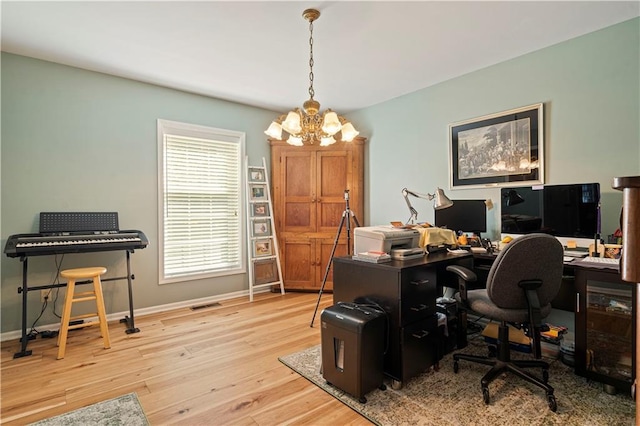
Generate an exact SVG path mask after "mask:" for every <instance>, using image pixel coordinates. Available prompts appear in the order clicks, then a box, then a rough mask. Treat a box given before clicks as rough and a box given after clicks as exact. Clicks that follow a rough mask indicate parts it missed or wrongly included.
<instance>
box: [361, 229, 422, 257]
mask: <svg viewBox="0 0 640 426" xmlns="http://www.w3.org/2000/svg"><path fill="white" fill-rule="evenodd" d="M353 234H354V252H355V253H356V254H358V253H365V252H368V251H381V252H385V253H389V254H390V255H391V257H392V258H394V259H408V258H414V257H419V256H423V255H424V248H422V247H420V246H419V243H420V232H418V231H417V230H416V229H404V228H394V227H393V226H391V225H381V226H363V227H360V228H355V230H354V232H353Z"/></svg>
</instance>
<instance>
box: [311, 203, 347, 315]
mask: <svg viewBox="0 0 640 426" xmlns="http://www.w3.org/2000/svg"><path fill="white" fill-rule="evenodd" d="M344 220H345V214H344V213H343V214H342V218H341V219H340V226H338V232H337V234H336V239H335V240H334V242H333V248H331V256H329V262H328V263H327V269H325V271H324V278H322V285H321V286H320V292H319V293H318V300H317V301H316V308H315V309H314V310H313V317H312V318H311V324H309V327H313V322H314V321H315V319H316V314H317V313H318V306H320V299H321V298H322V292H323V291H324V285H325V284H326V283H327V277H328V276H329V270H330V269H331V264H332V263H333V255H334V254H335V252H336V247H338V240H339V239H340V233H341V232H342V226H343V225H344ZM347 220H348V219H347Z"/></svg>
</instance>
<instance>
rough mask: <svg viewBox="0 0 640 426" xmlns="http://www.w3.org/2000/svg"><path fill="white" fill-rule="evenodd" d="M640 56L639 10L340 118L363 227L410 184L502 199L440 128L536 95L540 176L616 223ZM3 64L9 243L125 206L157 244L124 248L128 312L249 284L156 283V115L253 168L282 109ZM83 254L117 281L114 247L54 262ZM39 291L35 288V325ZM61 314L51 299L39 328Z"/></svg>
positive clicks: (493, 224)
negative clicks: (358, 172)
mask: <svg viewBox="0 0 640 426" xmlns="http://www.w3.org/2000/svg"><path fill="white" fill-rule="evenodd" d="M639 63H640V19H634V20H631V21H628V22H624V23H622V24H619V25H616V26H613V27H610V28H606V29H604V30H601V31H598V32H595V33H592V34H588V35H586V36H583V37H579V38H576V39H573V40H570V41H567V42H565V43H561V44H558V45H555V46H552V47H549V48H546V49H543V50H540V51H537V52H533V53H530V54H528V55H525V56H522V57H520V58H516V59H514V60H511V61H507V62H504V63H501V64H497V65H495V66H492V67H488V68H486V69H483V70H480V71H477V72H474V73H471V74H467V75H464V76H462V77H459V78H456V79H453V80H450V81H446V82H443V83H441V84H438V85H435V86H432V87H429V88H426V89H423V90H420V91H417V92H414V93H411V94H409V95H406V96H402V97H399V98H396V99H393V100H390V101H388V102H384V103H382V104H379V105H376V106H373V107H370V108H366V109H363V110H361V111H357V112H354V113H350V114H348V118H349V119H350V120H351V121H353V123H354V125H355V126H356V127H357V128H358V129H359V130H360V131H361V134H362V135H363V136H365V137H367V138H368V139H369V140H368V142H367V158H366V160H367V162H366V164H367V166H366V168H365V169H366V180H365V183H366V188H365V194H366V195H365V204H366V209H365V212H364V214H362V213H361V212H356V213H357V214H358V216H359V218H360V222H363V224H382V223H388V222H389V221H390V220H402V221H405V220H406V219H407V218H408V217H409V214H408V211H407V208H406V205H405V203H404V200H403V199H402V196H401V194H400V191H401V189H402V188H404V187H408V188H409V189H412V190H415V191H418V192H423V193H426V192H432V191H433V190H434V189H435V187H437V186H440V187H442V188H444V189H445V190H446V192H447V194H448V195H449V196H450V197H451V198H453V199H475V198H483V199H484V198H491V199H492V200H493V201H494V204H498V205H499V200H498V197H499V189H496V188H491V189H461V190H450V189H448V182H449V179H448V176H449V171H448V136H447V130H448V127H447V126H448V125H449V124H450V123H453V122H456V121H460V120H464V119H468V118H472V117H478V116H482V115H485V114H489V113H494V112H498V111H503V110H507V109H511V108H515V107H520V106H524V105H530V104H533V103H538V102H543V103H544V106H545V143H546V155H545V162H546V164H545V165H546V183H547V184H560V183H576V182H592V181H593V182H599V183H600V184H601V190H602V201H603V233H611V232H613V230H615V228H616V227H617V216H618V214H619V211H620V204H621V200H622V196H621V194H620V193H619V192H617V191H614V190H612V189H610V188H611V180H612V178H613V177H615V176H624V175H638V174H640V124H639V121H640V120H639V117H640V106H639V99H640V82H639V80H640V78H639V75H640V68H639ZM1 67H2V81H1V82H2V105H1V107H2V110H1V111H2V122H1V125H2V129H1V135H2V141H1V143H2V145H1V153H0V157H1V169H0V171H1V177H2V182H1V193H0V195H1V198H0V203H1V222H0V225H1V228H0V231H1V235H0V237H1V238H2V240H1V244H2V246H3V247H4V244H5V243H6V240H7V238H8V237H9V236H10V235H11V234H16V233H27V232H37V219H38V214H39V212H41V211H71V210H78V211H118V212H119V216H120V226H121V228H123V229H125V228H129V229H140V230H142V231H144V232H145V234H146V235H147V236H148V237H149V240H150V242H151V244H150V246H149V247H148V248H146V249H144V250H140V251H137V252H136V253H135V254H134V255H133V256H132V266H133V271H134V273H135V276H136V279H135V281H134V300H135V306H136V308H137V309H140V308H151V307H154V306H158V305H166V304H171V303H180V302H184V301H188V300H194V299H199V298H208V297H214V296H216V295H222V294H226V293H233V292H238V291H243V290H246V289H247V286H248V283H247V276H246V274H244V275H237V276H228V277H221V278H216V279H209V280H200V281H189V282H184V283H176V284H167V285H158V271H157V269H158V268H157V262H158V244H157V235H158V232H157V226H158V223H157V148H156V143H157V142H156V119H158V118H163V119H167V120H175V121H182V122H188V123H194V124H201V125H208V126H212V127H219V128H224V129H230V130H237V131H243V132H245V133H246V151H247V154H248V155H249V157H250V162H251V163H252V164H259V162H260V161H261V158H262V157H266V158H267V161H268V159H269V146H268V144H267V142H266V139H265V136H264V134H263V130H264V129H265V128H266V127H267V125H268V124H269V123H270V121H271V120H272V119H273V118H274V116H276V115H277V113H276V112H273V111H265V110H261V109H259V108H253V107H248V106H243V105H239V104H235V103H230V102H225V101H221V100H217V99H211V98H207V97H203V96H198V95H193V94H189V93H184V92H180V91H176V90H171V89H166V88H162V87H158V86H154V85H149V84H145V83H140V82H135V81H131V80H126V79H122V78H118V77H113V76H109V75H104V74H99V73H95V72H89V71H85V70H80V69H76V68H71V67H66V66H62V65H58V64H54V63H50V62H43V61H39V60H34V59H29V58H25V57H21V56H16V55H11V54H6V53H3V54H2V62H1ZM381 84H393V83H392V82H391V83H386V82H385V83H381ZM372 90H374V88H372ZM413 204H414V206H415V207H416V209H417V210H418V212H419V220H421V221H422V220H427V221H433V210H432V209H431V207H430V205H429V203H428V202H427V201H425V200H419V199H417V200H415V201H414V202H413ZM498 216H499V207H496V208H494V209H493V210H492V211H490V212H489V225H490V228H491V232H492V234H494V236H495V233H496V232H497V226H498V222H497V217H498ZM57 260H58V261H60V258H58V259H57ZM55 261H56V259H55V258H53V257H51V256H46V257H42V258H30V260H29V268H30V270H31V271H32V274H30V283H31V284H33V285H37V284H43V283H48V282H51V281H52V280H53V279H54V278H55V273H54V272H52V271H55V269H56V263H55ZM88 264H96V265H104V266H106V267H107V268H109V271H110V272H109V274H111V273H113V274H115V275H117V276H121V275H125V269H124V268H125V263H124V256H123V255H122V254H120V253H102V254H84V255H75V256H66V257H65V258H64V261H63V263H62V267H63V268H66V267H74V266H80V265H82V266H85V265H88ZM1 267H2V272H1V285H2V287H1V293H0V296H1V317H0V320H1V321H2V327H1V330H2V332H9V331H14V330H18V329H19V327H20V312H21V310H20V301H21V299H20V295H19V294H18V293H17V291H16V290H17V288H18V287H19V286H20V283H21V271H22V269H21V263H20V261H19V260H17V259H8V258H6V256H5V257H3V258H2V260H1ZM37 293H38V292H31V293H30V294H29V319H28V322H29V325H31V323H32V322H33V321H34V320H35V318H36V316H37V313H38V312H39V310H40V306H41V303H40V295H39V294H37ZM105 297H106V303H107V311H108V312H122V311H126V310H127V309H128V305H127V292H126V284H125V282H124V281H120V282H116V283H109V284H105ZM61 303H62V302H61V300H60V301H58V302H57V307H58V308H57V312H60V306H61ZM56 322H58V319H57V318H56V317H54V316H53V315H52V314H51V308H48V310H47V311H46V312H45V314H44V316H43V318H42V319H41V320H40V321H39V324H49V323H56Z"/></svg>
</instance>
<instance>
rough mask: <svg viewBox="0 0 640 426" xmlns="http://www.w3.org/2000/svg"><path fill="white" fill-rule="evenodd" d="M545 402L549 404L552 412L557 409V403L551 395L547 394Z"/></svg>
mask: <svg viewBox="0 0 640 426" xmlns="http://www.w3.org/2000/svg"><path fill="white" fill-rule="evenodd" d="M547 403H548V404H549V410H551V411H553V412H554V413H555V412H556V411H557V410H558V403H557V402H556V397H555V396H553V395H547Z"/></svg>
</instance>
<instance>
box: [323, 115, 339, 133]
mask: <svg viewBox="0 0 640 426" xmlns="http://www.w3.org/2000/svg"><path fill="white" fill-rule="evenodd" d="M341 128H342V124H340V120H338V114H336V113H335V112H333V111H331V110H327V112H325V114H324V121H323V122H322V131H323V132H325V133H326V134H328V135H330V136H333V135H335V134H336V133H338V132H339V131H340V129H341Z"/></svg>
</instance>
